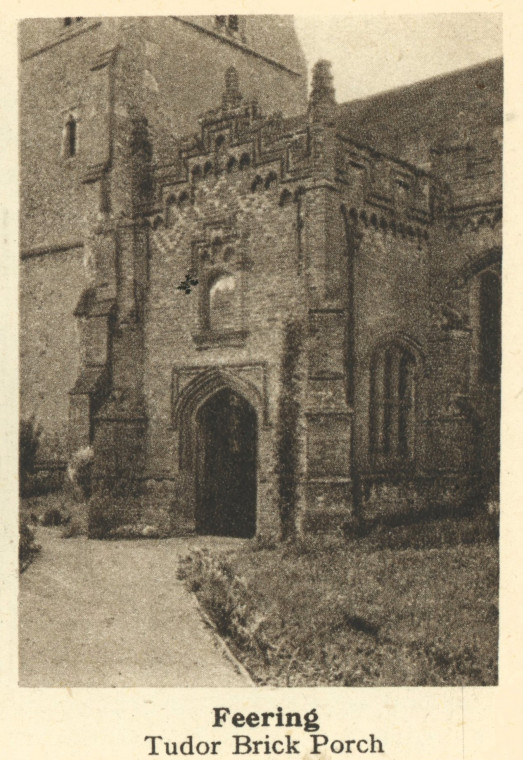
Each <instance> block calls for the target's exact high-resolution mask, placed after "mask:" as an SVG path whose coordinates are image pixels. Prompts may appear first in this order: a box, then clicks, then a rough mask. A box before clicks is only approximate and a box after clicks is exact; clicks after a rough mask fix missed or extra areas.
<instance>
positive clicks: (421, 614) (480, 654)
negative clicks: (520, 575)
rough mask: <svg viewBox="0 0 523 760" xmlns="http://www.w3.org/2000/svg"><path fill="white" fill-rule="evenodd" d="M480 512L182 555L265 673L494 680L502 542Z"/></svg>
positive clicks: (223, 624)
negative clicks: (356, 535)
mask: <svg viewBox="0 0 523 760" xmlns="http://www.w3.org/2000/svg"><path fill="white" fill-rule="evenodd" d="M494 533H495V531H494V530H491V528H490V527H489V525H488V520H486V519H485V518H483V517H479V516H476V517H469V518H462V519H461V520H456V519H448V518H447V519H445V520H439V521H434V522H433V523H429V524H419V525H409V526H398V527H395V528H384V527H382V528H379V529H377V530H376V531H375V532H374V533H372V534H371V535H369V536H367V537H366V538H364V539H360V540H352V541H344V540H343V539H339V538H334V537H309V538H308V539H306V540H305V541H304V542H303V543H299V544H298V545H296V546H292V545H289V546H279V547H277V548H275V549H272V550H271V549H263V548H259V547H257V545H256V543H255V542H253V544H251V548H245V549H242V550H240V551H237V552H235V553H230V554H227V555H226V556H224V555H223V554H222V555H219V554H215V555H213V554H211V553H209V552H202V551H200V552H196V553H193V554H192V555H191V556H190V557H189V558H188V559H186V560H185V561H184V562H183V564H182V566H181V576H182V577H184V578H185V580H186V583H187V585H188V587H189V588H191V589H192V590H193V591H195V592H196V593H197V595H198V597H199V599H200V601H201V603H202V605H203V606H204V608H205V609H206V610H207V612H208V613H209V614H210V616H211V617H212V618H213V619H214V621H215V623H216V625H217V627H218V630H219V632H220V633H221V634H222V636H224V637H225V638H226V639H227V640H228V642H229V644H230V646H231V648H232V649H233V651H234V652H235V654H236V655H237V656H238V658H239V659H240V660H241V661H242V662H243V664H244V665H245V666H246V667H247V669H248V670H249V672H250V673H251V675H252V677H253V678H254V680H255V681H256V682H257V683H259V684H260V685H274V686H321V685H339V686H403V685H404V686H407V685H408V686H427V685H430V686H440V685H462V684H463V685H492V684H495V683H496V682H497V649H498V547H497V541H496V539H495V536H494V535H493V534H494Z"/></svg>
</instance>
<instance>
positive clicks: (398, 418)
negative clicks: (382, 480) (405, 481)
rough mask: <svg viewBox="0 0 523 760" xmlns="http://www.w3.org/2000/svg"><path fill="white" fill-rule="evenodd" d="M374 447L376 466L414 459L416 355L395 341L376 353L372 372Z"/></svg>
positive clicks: (386, 465)
mask: <svg viewBox="0 0 523 760" xmlns="http://www.w3.org/2000/svg"><path fill="white" fill-rule="evenodd" d="M370 419H371V449H372V454H373V460H374V463H375V465H376V466H377V467H390V466H396V465H398V464H407V463H408V462H409V461H411V460H413V459H414V451H415V437H416V357H415V355H414V353H413V352H412V351H411V350H410V349H408V348H406V347H405V346H403V345H401V344H397V343H392V344H389V345H387V346H385V347H384V348H382V349H381V350H380V351H379V352H378V353H377V355H376V356H375V359H374V363H373V367H372V375H371V409H370Z"/></svg>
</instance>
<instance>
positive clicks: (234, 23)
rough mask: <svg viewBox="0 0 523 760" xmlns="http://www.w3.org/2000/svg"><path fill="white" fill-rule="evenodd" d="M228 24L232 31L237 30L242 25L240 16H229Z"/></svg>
mask: <svg viewBox="0 0 523 760" xmlns="http://www.w3.org/2000/svg"><path fill="white" fill-rule="evenodd" d="M227 26H228V27H229V29H230V30H231V32H237V31H238V29H239V26H240V22H239V18H238V16H227Z"/></svg>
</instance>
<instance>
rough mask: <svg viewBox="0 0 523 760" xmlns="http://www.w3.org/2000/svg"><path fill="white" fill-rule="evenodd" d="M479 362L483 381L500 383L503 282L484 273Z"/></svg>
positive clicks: (493, 274)
mask: <svg viewBox="0 0 523 760" xmlns="http://www.w3.org/2000/svg"><path fill="white" fill-rule="evenodd" d="M479 361H480V375H481V379H482V380H485V381H487V382H489V383H499V379H500V374H501V281H500V278H499V276H498V275H497V274H496V272H490V271H487V272H483V274H481V275H480V285H479Z"/></svg>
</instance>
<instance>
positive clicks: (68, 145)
mask: <svg viewBox="0 0 523 760" xmlns="http://www.w3.org/2000/svg"><path fill="white" fill-rule="evenodd" d="M76 126H77V125H76V119H75V118H74V116H73V115H72V114H71V115H70V116H69V118H68V119H67V121H66V124H65V134H64V155H65V156H66V158H71V157H72V156H76V151H77V148H78V145H77V139H78V138H77V128H76Z"/></svg>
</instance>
